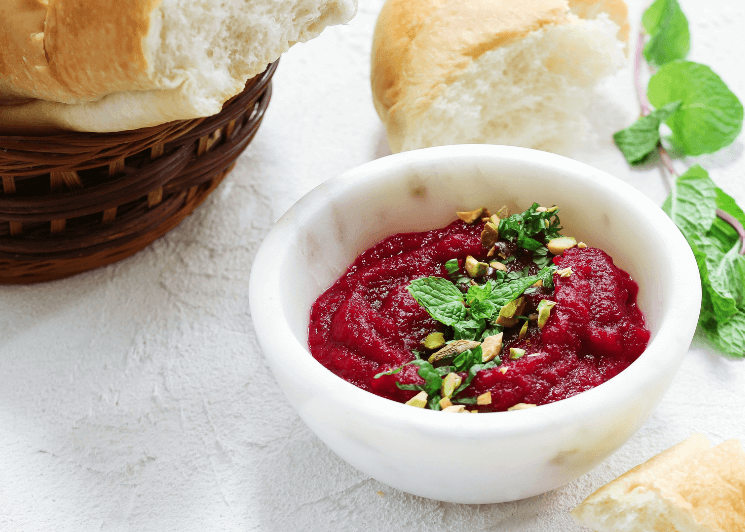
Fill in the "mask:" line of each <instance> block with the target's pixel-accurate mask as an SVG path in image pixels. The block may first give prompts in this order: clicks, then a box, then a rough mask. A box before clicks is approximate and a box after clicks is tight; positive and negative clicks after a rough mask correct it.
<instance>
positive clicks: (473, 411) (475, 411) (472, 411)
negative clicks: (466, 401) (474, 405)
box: [471, 410, 479, 414]
mask: <svg viewBox="0 0 745 532" xmlns="http://www.w3.org/2000/svg"><path fill="white" fill-rule="evenodd" d="M478 413H479V411H478V410H471V414H478Z"/></svg>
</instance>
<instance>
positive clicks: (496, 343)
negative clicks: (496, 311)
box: [481, 333, 504, 362]
mask: <svg viewBox="0 0 745 532" xmlns="http://www.w3.org/2000/svg"><path fill="white" fill-rule="evenodd" d="M503 337H504V333H498V334H493V335H491V336H487V337H486V338H484V341H483V342H482V343H481V361H482V362H489V361H490V360H494V359H495V358H497V357H498V356H499V353H500V352H501V351H502V338H503Z"/></svg>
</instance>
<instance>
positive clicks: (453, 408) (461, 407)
mask: <svg viewBox="0 0 745 532" xmlns="http://www.w3.org/2000/svg"><path fill="white" fill-rule="evenodd" d="M442 411H443V412H453V413H455V414H463V413H464V412H466V407H465V406H464V405H453V406H448V407H447V408H443V409H442Z"/></svg>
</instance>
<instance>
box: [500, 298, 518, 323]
mask: <svg viewBox="0 0 745 532" xmlns="http://www.w3.org/2000/svg"><path fill="white" fill-rule="evenodd" d="M522 303H523V298H522V296H521V297H518V298H517V299H513V300H512V301H510V302H509V303H507V304H506V305H505V306H503V307H502V308H501V309H500V311H499V315H500V316H504V317H505V318H512V317H514V316H515V312H517V308H518V307H519V306H520V305H522Z"/></svg>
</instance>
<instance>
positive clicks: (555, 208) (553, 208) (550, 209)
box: [548, 205, 559, 212]
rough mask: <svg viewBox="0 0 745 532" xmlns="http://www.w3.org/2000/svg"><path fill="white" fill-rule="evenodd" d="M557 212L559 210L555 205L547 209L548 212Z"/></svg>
mask: <svg viewBox="0 0 745 532" xmlns="http://www.w3.org/2000/svg"><path fill="white" fill-rule="evenodd" d="M558 210H559V208H558V207H557V206H556V205H554V206H552V207H550V208H549V209H548V212H554V211H558Z"/></svg>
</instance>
